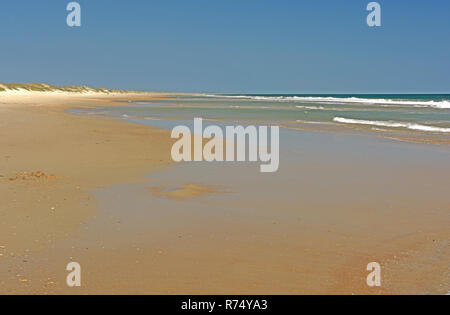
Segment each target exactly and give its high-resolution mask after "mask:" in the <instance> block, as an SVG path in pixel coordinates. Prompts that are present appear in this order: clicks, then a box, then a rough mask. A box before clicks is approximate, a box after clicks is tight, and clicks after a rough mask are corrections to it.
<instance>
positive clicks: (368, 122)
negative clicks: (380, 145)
mask: <svg viewBox="0 0 450 315" xmlns="http://www.w3.org/2000/svg"><path fill="white" fill-rule="evenodd" d="M333 121H335V122H339V123H344V124H357V125H370V126H378V127H392V128H407V129H411V130H420V131H428V132H444V133H448V132H450V128H441V127H435V126H426V125H420V124H413V123H404V122H396V121H376V120H361V119H349V118H342V117H334V118H333Z"/></svg>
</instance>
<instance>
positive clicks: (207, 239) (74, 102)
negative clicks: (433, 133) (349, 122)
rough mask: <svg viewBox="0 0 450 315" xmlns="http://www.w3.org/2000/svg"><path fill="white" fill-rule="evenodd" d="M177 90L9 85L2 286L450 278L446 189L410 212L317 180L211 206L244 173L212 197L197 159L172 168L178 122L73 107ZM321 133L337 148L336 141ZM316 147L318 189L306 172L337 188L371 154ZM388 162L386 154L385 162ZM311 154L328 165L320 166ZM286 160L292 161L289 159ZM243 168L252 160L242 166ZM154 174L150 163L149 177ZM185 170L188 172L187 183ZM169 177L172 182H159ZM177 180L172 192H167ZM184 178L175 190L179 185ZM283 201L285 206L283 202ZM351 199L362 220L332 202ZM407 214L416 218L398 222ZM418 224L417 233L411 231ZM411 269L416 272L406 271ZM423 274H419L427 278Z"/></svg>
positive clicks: (286, 288) (111, 287)
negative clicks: (34, 92)
mask: <svg viewBox="0 0 450 315" xmlns="http://www.w3.org/2000/svg"><path fill="white" fill-rule="evenodd" d="M167 95H172V94H152V93H150V94H146V95H126V94H121V95H119V96H114V97H111V96H105V97H101V98H95V97H92V96H91V95H90V96H81V97H79V96H77V97H69V98H67V96H64V97H60V96H58V97H55V96H54V95H51V96H46V97H41V98H37V97H32V98H30V97H26V98H22V99H17V98H15V100H16V101H15V103H14V104H13V103H11V100H9V102H10V103H9V105H8V106H3V105H4V104H1V103H2V102H3V101H4V99H3V100H2V98H1V97H0V115H2V118H3V120H2V122H1V123H0V135H2V136H1V137H0V145H1V147H3V148H5V150H4V151H3V152H2V155H1V156H0V159H1V160H2V162H3V161H4V163H2V168H1V169H0V175H3V177H0V197H1V198H2V201H3V204H2V206H1V207H0V216H1V218H2V220H1V221H0V274H2V275H6V276H5V277H2V278H0V293H6V294H12V293H44V294H52V293H63V294H73V293H76V294H84V293H93V294H98V293H107V294H117V293H125V294H130V293H137V294H149V293H154V294H176V293H183V294H193V293H199V294H206V293H218V294H231V293H241V294H255V293H257V294H269V293H272V294H302V293H305V294H310V293H316V294H325V293H335V294H336V293H338V294H341V293H342V294H352V293H355V294H387V293H394V294H395V293H397V294H401V293H411V292H412V293H420V292H423V290H424V288H431V290H432V291H430V292H429V293H431V294H435V293H438V292H439V293H442V292H444V291H445V288H441V289H439V284H442V283H444V284H445V281H448V277H447V278H442V279H440V278H439V277H440V276H442V275H443V274H442V270H443V268H445V259H446V257H447V256H448V255H449V251H448V246H449V244H448V231H447V230H446V229H445V220H447V219H448V218H449V217H448V214H446V213H445V209H441V210H439V209H437V206H440V205H446V204H448V203H446V202H447V199H443V201H442V202H441V203H434V204H433V203H431V204H430V207H431V205H434V206H435V208H433V209H432V214H433V216H432V215H431V213H428V212H427V213H423V212H422V211H421V210H422V209H421V208H420V207H417V208H414V207H413V208H408V207H405V206H403V207H399V208H398V209H396V210H400V213H390V212H389V210H388V209H385V208H383V207H381V206H377V204H370V208H367V209H366V208H365V207H362V206H356V205H355V206H353V204H354V202H355V200H354V199H355V198H356V199H357V197H358V193H357V192H356V191H355V192H352V193H351V196H353V195H354V197H351V198H350V199H349V200H346V199H344V200H340V202H341V203H342V204H336V205H333V206H332V207H329V206H328V205H327V202H325V203H324V204H321V203H320V202H319V203H318V204H317V203H316V201H311V200H309V197H308V196H313V195H314V194H316V193H317V192H316V191H315V190H314V189H310V193H302V194H301V195H296V196H298V197H300V196H303V199H304V200H302V202H299V200H297V199H295V198H294V199H292V200H291V199H286V200H283V199H281V200H278V201H277V200H274V201H273V202H272V203H274V204H272V207H269V205H264V203H263V202H261V201H258V200H259V199H254V200H253V199H252V200H253V203H254V204H255V205H254V206H255V207H257V209H258V211H256V210H253V211H249V210H248V209H247V210H246V209H245V208H244V209H240V208H239V207H240V205H245V204H246V203H245V200H241V202H240V203H236V204H233V203H232V204H231V205H230V206H229V209H231V210H232V211H231V212H229V211H225V210H222V211H218V210H216V211H214V212H212V211H211V210H212V209H217V208H216V207H215V205H216V204H217V202H219V204H220V203H222V202H223V203H225V202H229V199H228V196H231V197H232V198H230V200H233V199H234V198H236V196H239V195H236V192H237V191H239V186H234V185H230V186H229V187H226V188H230V187H231V188H232V189H230V190H229V191H228V189H225V190H226V194H219V195H218V197H217V200H216V199H215V198H211V199H210V198H209V197H208V195H209V194H211V193H212V194H214V192H216V191H221V189H219V190H217V189H213V188H212V187H216V186H214V183H213V180H211V179H206V180H205V183H203V184H204V185H200V184H201V183H196V181H198V176H197V175H195V174H199V173H198V172H195V168H194V172H193V173H192V171H189V168H190V166H188V167H183V166H181V167H180V168H173V167H169V166H170V165H171V158H170V147H171V143H170V141H169V140H170V131H169V130H163V129H158V128H155V127H150V126H148V125H139V124H135V123H131V122H125V121H117V120H114V119H110V118H99V117H95V116H93V117H90V116H79V115H72V114H69V113H67V112H66V109H68V108H73V107H101V106H124V103H123V101H127V100H129V99H130V98H139V99H143V100H148V99H149V98H151V97H154V98H155V99H157V98H159V97H164V96H167ZM12 99H14V98H12ZM345 136H346V135H341V136H339V137H345ZM333 137H334V136H333ZM336 137H337V136H336ZM361 141H362V140H361ZM307 142H308V143H314V141H307ZM143 143H147V144H148V146H143V145H142V144H143ZM319 143H321V142H320V141H319ZM350 144H352V143H350ZM321 145H322V146H325V147H326V149H327V150H330V151H331V152H334V153H339V152H335V151H334V150H335V148H334V147H333V146H331V147H328V145H327V143H326V142H325V143H321ZM398 145H402V144H398ZM308 154H313V152H310V153H308ZM325 156H327V155H325ZM310 158H311V161H314V160H319V161H315V163H322V164H314V165H312V166H313V168H312V169H310V170H309V166H305V167H304V169H302V172H300V174H303V176H304V177H305V182H301V186H300V187H302V188H303V189H304V190H306V191H307V192H308V187H309V185H313V184H314V183H315V182H316V181H317V182H322V180H324V179H328V180H332V181H333V185H335V186H336V187H337V185H340V184H342V185H345V187H347V188H351V187H352V185H353V184H352V182H351V181H350V182H349V181H348V180H344V179H342V180H341V179H338V178H341V176H337V175H340V171H339V168H342V167H344V166H345V167H344V169H347V168H348V169H349V170H352V169H353V168H355V167H358V168H357V169H358V170H363V169H364V167H363V166H364V164H363V165H361V166H358V165H352V163H350V162H347V163H348V164H349V165H348V166H347V165H346V164H343V158H342V157H339V155H338V156H337V157H336V158H337V160H336V161H335V162H334V163H332V162H330V160H327V159H326V158H324V157H319V158H318V159H314V157H310ZM391 158H392V157H391ZM306 160H310V159H309V157H308V158H306ZM388 160H389V159H388ZM389 161H390V160H389ZM319 165H321V167H320V168H319ZM382 166H383V165H380V166H378V167H379V168H380V170H382ZM314 167H315V168H319V169H323V171H321V172H320V173H318V174H316V173H315V172H314ZM323 167H325V168H323ZM288 168H289V170H294V168H292V165H291V166H289V167H288ZM405 169H406V168H405ZM184 170H186V171H184ZM327 170H328V171H327ZM245 171H246V168H245V167H244V168H243V170H242V172H239V171H238V172H237V173H236V174H239V173H242V174H245ZM430 171H431V170H430ZM444 171H445V170H444ZM24 172H27V173H24ZM40 172H42V173H40ZM183 172H187V173H186V174H185V173H183ZM210 172H212V170H210ZM330 172H331V174H330ZM424 172H425V171H424ZM374 173H377V172H376V171H374ZM434 173H435V174H438V171H434ZM434 173H433V174H434ZM147 174H152V176H151V177H150V178H148V177H147ZM158 174H159V175H158ZM170 174H172V175H170ZM189 174H190V176H191V177H189V176H187V175H189ZM233 174H234V173H233V172H230V173H228V171H227V168H226V167H225V169H224V170H223V171H217V173H216V175H217V176H219V178H221V179H222V178H223V177H226V176H230V177H231V179H232V181H234V179H233V176H237V175H233ZM333 174H335V175H336V176H332V175H333ZM344 174H345V172H344ZM184 175H186V177H184ZM317 175H320V176H321V177H322V178H320V177H318V176H317ZM419 175H420V172H419V173H418V174H417V177H420V176H419ZM158 176H159V177H158ZM283 176H286V175H282V177H283ZM361 176H362V175H361ZM179 177H181V178H182V180H184V181H185V182H179V181H180V180H181V179H180V178H179ZM161 178H163V179H165V180H166V182H161V183H159V182H158V180H160V181H161ZM248 178H249V179H251V177H248ZM411 178H414V177H411ZM242 179H243V180H244V179H245V176H244V177H243V178H242ZM360 179H361V178H360ZM394 179H395V178H394ZM402 182H403V180H401V181H400V182H399V184H401V183H402ZM245 183H246V182H245V181H243V182H242V184H241V185H244V184H245ZM164 184H167V185H164ZM210 184H212V185H213V186H208V185H210ZM333 185H331V184H330V187H334V186H333ZM392 185H393V184H392ZM313 186H314V185H313ZM152 187H153V188H154V190H153V193H152ZM166 187H168V188H169V194H167V193H164V191H163V193H162V194H161V189H165V188H166ZM173 187H175V190H170V189H173ZM178 187H181V188H178ZM245 187H250V188H248V189H250V190H249V191H247V192H246V193H243V194H242V195H250V196H258V191H257V189H256V188H254V187H253V188H252V187H251V185H244V186H242V187H241V188H243V189H244V188H245ZM277 187H278V188H279V190H278V193H279V194H280V195H281V196H284V194H285V192H286V189H289V186H285V185H277ZM318 187H320V186H318ZM374 187H375V188H376V187H378V186H374ZM420 187H421V186H418V187H416V188H415V189H420ZM294 188H296V187H294ZM155 189H156V190H155ZM177 189H181V190H179V191H177ZM252 189H255V191H253V190H252ZM367 189H368V190H369V192H370V191H371V190H372V189H369V188H367ZM430 189H431V187H430ZM170 191H175V194H171V193H170ZM243 191H244V192H245V190H243ZM325 191H328V190H325ZM329 191H330V192H331V190H329ZM418 191H420V190H418ZM401 192H403V190H401ZM294 193H295V192H294ZM375 193H376V191H375V192H374V194H375ZM408 193H411V192H408ZM430 193H431V192H430ZM98 194H100V196H98ZM191 194H194V195H195V194H199V195H201V196H203V195H204V194H206V195H207V196H206V197H201V198H199V200H198V201H197V200H196V198H192V199H191V198H189V196H190V195H191ZM160 195H161V196H160ZM275 195H276V194H275ZM375 195H376V194H375ZM437 195H438V196H439V194H437ZM180 196H181V197H182V198H179V197H180ZM186 196H188V198H186ZM369 196H372V195H369ZM406 196H407V194H406V192H405V196H404V197H402V198H401V199H400V201H402V202H403V201H405V200H406V201H408V202H409V203H414V201H413V200H414V199H413V198H408V197H406ZM287 197H288V196H287ZM149 198H154V199H149ZM205 198H206V199H205ZM280 198H281V197H280ZM328 198H330V200H333V198H336V196H335V194H329V195H327V199H328ZM371 198H373V197H371ZM386 198H387V197H386ZM403 198H404V199H403ZM338 200H339V199H338ZM369 200H372V199H369ZM394 200H396V199H394ZM418 200H419V201H420V198H419V199H418ZM242 201H244V202H242ZM363 201H364V199H361V200H359V202H360V203H361V202H363ZM422 201H423V203H425V200H422ZM247 202H248V200H247ZM330 202H331V201H330ZM238 205H239V206H238ZM277 205H278V206H277ZM279 205H283V207H280V206H279ZM350 205H351V208H349V207H350ZM388 205H389V204H388V200H387V201H386V202H385V206H388ZM176 207H179V209H178V210H176V209H177V208H176ZM252 207H253V205H252ZM280 208H283V211H284V210H285V211H284V212H283V213H278V212H277V211H275V212H274V210H276V209H280ZM353 208H354V209H353ZM174 209H175V210H174ZM331 210H332V211H331ZM372 210H373V211H374V212H372ZM299 211H300V212H299ZM340 211H342V216H344V217H345V218H351V222H347V221H346V220H345V219H344V218H341V216H338V215H337V214H336V213H335V212H340ZM361 211H363V212H361ZM411 216H412V217H411ZM144 218H145V220H144ZM175 218H176V219H175ZM386 219H388V220H389V221H388V222H387V223H386V222H384V220H386ZM199 221H200V222H199ZM422 221H423V222H422ZM402 222H408V224H404V225H401V226H398V228H397V227H396V225H399V224H402ZM427 224H429V228H428V227H427V226H428V225H427ZM424 227H426V228H424ZM378 228H380V229H381V231H377V229H378ZM415 229H416V230H418V232H413V231H414V230H415ZM370 233H374V235H373V236H370ZM366 234H368V235H366ZM365 242H367V243H365ZM374 249H376V250H379V252H377V255H376V257H375V256H373V253H371V250H374ZM414 255H416V256H417V257H416V256H414ZM422 256H423V257H422ZM436 257H437V258H436ZM439 258H440V260H439ZM72 259H73V260H75V261H77V260H81V261H82V262H83V264H82V265H83V268H85V270H86V274H84V273H83V275H84V279H85V282H84V284H85V286H84V287H82V288H80V289H70V288H67V287H66V285H65V283H64V280H65V276H66V274H67V272H66V271H65V264H67V263H68V262H69V260H72ZM368 259H376V260H380V261H381V262H382V265H383V268H386V269H385V271H386V276H387V282H386V283H387V285H386V286H385V287H382V288H381V289H377V288H368V287H366V286H364V285H362V284H361V283H364V277H365V276H366V271H365V268H364V267H365V266H364V265H365V264H366V263H367V262H368V261H367V260H368ZM443 264H444V265H443ZM409 270H414V271H415V273H414V274H408V271H409ZM111 275H114V276H112V277H111ZM418 276H420V280H417V279H416V278H417V277H418ZM276 280H278V281H276ZM318 281H319V282H318ZM408 289H410V291H408ZM441 291H442V292H441ZM447 291H448V288H447Z"/></svg>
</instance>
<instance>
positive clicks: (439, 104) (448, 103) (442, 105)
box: [201, 94, 450, 109]
mask: <svg viewBox="0 0 450 315" xmlns="http://www.w3.org/2000/svg"><path fill="white" fill-rule="evenodd" d="M201 96H205V97H214V98H231V99H248V100H255V101H274V102H317V103H342V104H346V103H347V104H349V103H350V104H351V103H357V104H375V105H410V106H415V107H433V108H439V109H450V100H442V101H420V100H393V99H383V98H360V97H318V96H251V95H216V94H202V95H201Z"/></svg>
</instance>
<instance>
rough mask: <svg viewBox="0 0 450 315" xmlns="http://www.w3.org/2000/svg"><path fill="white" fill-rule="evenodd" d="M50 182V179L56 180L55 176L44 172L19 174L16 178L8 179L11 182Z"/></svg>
mask: <svg viewBox="0 0 450 315" xmlns="http://www.w3.org/2000/svg"><path fill="white" fill-rule="evenodd" d="M44 179H45V180H48V179H56V176H55V175H48V174H45V173H44V172H42V171H37V172H19V173H17V174H16V175H15V176H13V177H10V178H8V180H9V181H11V182H13V181H17V180H44Z"/></svg>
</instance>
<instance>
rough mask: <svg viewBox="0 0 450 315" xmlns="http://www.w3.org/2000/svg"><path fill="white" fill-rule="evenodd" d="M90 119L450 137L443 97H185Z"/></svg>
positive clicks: (448, 100) (448, 107)
mask: <svg viewBox="0 0 450 315" xmlns="http://www.w3.org/2000/svg"><path fill="white" fill-rule="evenodd" d="M90 114H98V115H106V116H113V117H116V118H125V119H128V120H139V121H141V122H142V121H143V120H145V121H148V122H149V124H151V123H150V122H152V121H153V123H154V124H158V123H156V121H161V120H163V121H166V122H167V121H170V120H183V121H189V120H193V118H195V117H199V118H203V119H206V120H210V121H218V122H220V123H233V124H236V123H242V124H272V125H280V126H282V127H286V128H292V129H296V128H302V127H305V126H308V127H314V128H359V129H361V128H365V129H366V130H369V131H373V132H383V131H384V132H402V133H405V132H407V133H408V132H411V133H414V134H420V135H430V136H437V137H447V136H450V95H449V94H433V95H431V94H405V95H400V94H364V95H363V94H355V95H352V94H345V95H344V94H339V95H305V94H295V95H294V94H290V95H275V94H270V95H267V94H266V95H254V94H246V95H231V94H187V95H173V96H172V97H170V99H167V100H158V101H139V102H135V103H127V104H126V105H124V106H123V107H114V108H109V109H107V110H105V109H94V110H92V112H91V113H90ZM158 125H160V123H159V124H158Z"/></svg>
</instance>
